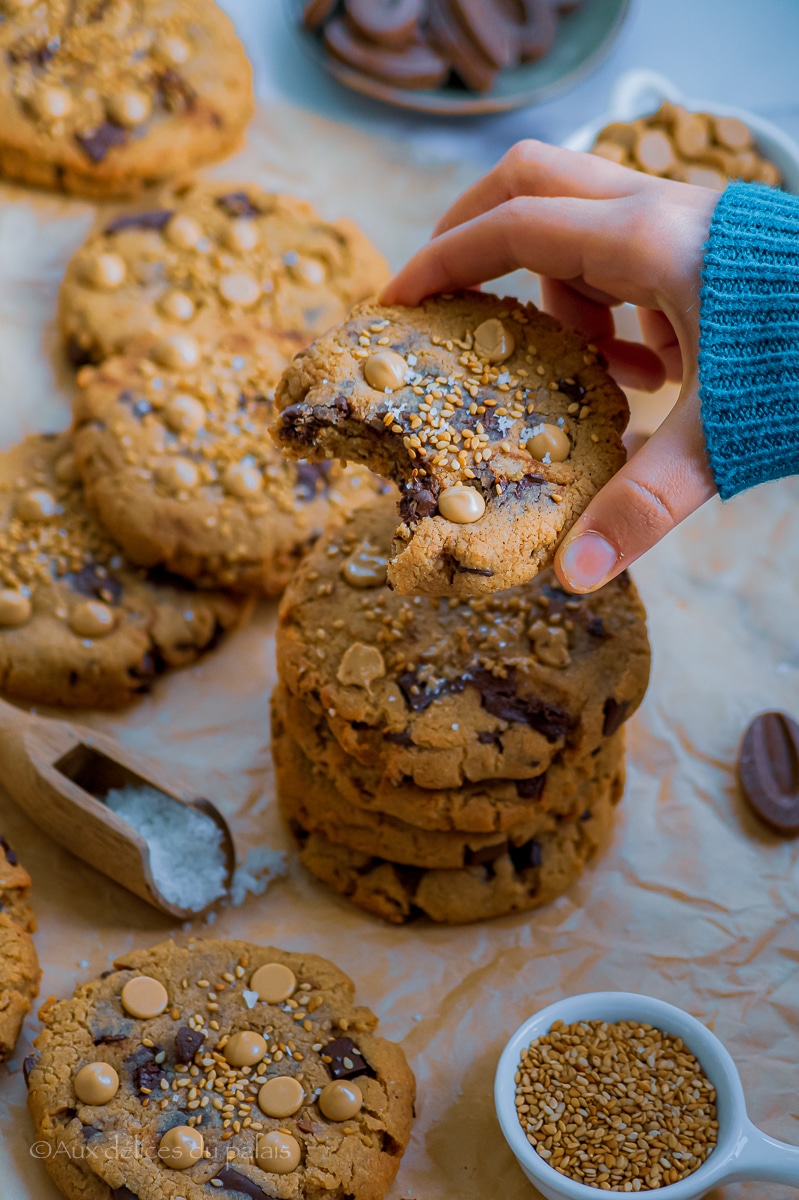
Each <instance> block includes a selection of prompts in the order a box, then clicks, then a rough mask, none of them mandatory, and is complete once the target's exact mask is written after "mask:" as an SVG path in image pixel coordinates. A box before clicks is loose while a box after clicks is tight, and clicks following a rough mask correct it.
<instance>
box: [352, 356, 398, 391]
mask: <svg viewBox="0 0 799 1200" xmlns="http://www.w3.org/2000/svg"><path fill="white" fill-rule="evenodd" d="M407 373H408V364H407V362H406V361H405V359H404V358H403V357H402V355H401V354H398V353H397V351H396V350H376V351H375V353H374V354H370V355H369V357H368V358H367V360H366V362H365V363H364V364H363V377H364V379H365V380H366V382H367V383H368V384H369V387H372V388H374V389H375V391H378V392H396V391H397V389H398V388H401V387H402V386H403V385H404V383H405V376H406V375H407Z"/></svg>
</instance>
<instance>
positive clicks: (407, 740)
mask: <svg viewBox="0 0 799 1200" xmlns="http://www.w3.org/2000/svg"><path fill="white" fill-rule="evenodd" d="M411 707H412V706H411ZM383 738H384V741H386V742H391V744H392V745H393V746H410V745H411V744H412V742H413V738H412V737H411V731H410V729H401V730H400V731H399V733H386V734H384V735H383Z"/></svg>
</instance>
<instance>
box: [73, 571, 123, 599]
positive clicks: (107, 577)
mask: <svg viewBox="0 0 799 1200" xmlns="http://www.w3.org/2000/svg"><path fill="white" fill-rule="evenodd" d="M65 578H66V580H67V582H68V583H69V585H70V587H72V588H74V589H75V591H76V592H80V594H81V595H82V596H91V597H92V598H93V599H95V600H104V601H105V603H106V604H119V602H120V600H121V599H122V592H123V588H122V584H121V583H120V582H119V580H118V579H115V578H114V576H113V575H111V574H110V573H109V571H108V569H107V567H104V566H102V565H101V564H99V563H87V565H86V566H85V567H81V569H80V571H74V572H70V574H68V575H67V576H65Z"/></svg>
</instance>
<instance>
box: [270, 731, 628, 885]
mask: <svg viewBox="0 0 799 1200" xmlns="http://www.w3.org/2000/svg"><path fill="white" fill-rule="evenodd" d="M613 751H614V753H613V756H612V757H613V759H614V760H615V761H614V766H613V771H612V772H611V773H610V775H608V774H607V773H606V772H605V771H604V770H603V769H601V767H600V765H599V764H597V763H596V762H595V760H591V761H592V763H593V765H594V766H595V770H594V771H593V772H589V773H587V775H586V778H585V779H584V781H583V782H582V783H581V784H580V785H579V786H578V787H576V788H574V789H573V790H572V791H571V793H569V794H567V796H565V797H564V798H563V802H562V804H561V805H558V809H557V810H555V809H547V808H546V807H544V806H543V805H539V804H536V803H535V802H533V803H530V804H528V808H527V812H526V813H525V814H524V817H523V818H522V820H521V821H519V822H518V823H515V824H513V825H511V826H509V827H508V828H507V830H505V831H504V832H502V833H489V834H480V833H463V832H461V831H446V832H444V831H439V830H435V831H434V830H430V829H422V828H420V827H419V826H416V825H412V824H410V823H409V822H407V821H403V820H402V819H400V818H397V817H392V816H388V815H386V814H385V813H381V812H370V811H369V810H367V809H363V808H360V807H358V806H357V805H354V804H351V803H350V802H349V800H348V799H347V798H346V796H345V794H344V792H343V790H342V789H341V788H340V787H339V785H338V779H332V778H331V777H330V776H329V775H326V774H325V773H324V771H322V770H320V769H319V768H318V767H316V766H315V764H313V763H312V762H311V761H310V759H308V758H306V756H305V755H304V754H303V753H302V750H301V749H300V747H299V745H298V744H297V742H295V741H294V740H293V739H292V738H290V737H289V736H288V735H287V734H285V732H282V733H281V731H280V730H279V729H278V730H273V736H272V753H273V757H274V762H275V779H276V783H277V792H278V800H279V802H280V808H281V811H282V813H283V815H284V817H285V818H286V820H287V821H288V823H289V825H290V826H291V827H292V828H299V829H301V830H303V831H306V832H308V833H321V834H322V835H323V836H324V837H325V839H326V840H327V841H329V842H333V843H334V844H337V845H342V846H346V847H347V848H348V849H350V850H358V851H360V853H362V854H367V855H369V856H370V857H375V858H385V859H389V860H390V861H391V862H395V863H401V864H404V865H407V866H412V867H424V868H439V867H441V868H458V867H469V866H474V865H477V864H485V863H490V862H493V861H494V860H495V859H497V858H501V857H502V855H504V854H508V853H510V854H511V855H512V854H514V853H515V852H517V851H518V849H519V847H520V846H525V845H527V843H528V842H530V841H531V840H532V839H534V838H539V839H540V838H541V836H542V835H543V834H548V833H553V832H555V831H556V830H557V829H559V828H560V827H561V826H562V825H564V824H568V823H569V822H572V821H576V820H578V818H580V817H581V816H582V815H583V814H585V813H587V812H589V811H590V808H591V804H592V803H593V800H594V798H595V796H596V795H597V794H600V793H601V792H602V791H603V790H604V791H606V790H607V788H608V786H609V784H610V782H611V779H613V778H615V777H616V776H618V774H619V772H620V771H621V770H622V769H623V764H624V734H623V733H622V732H619V733H617V734H616V740H615V742H614V746H613ZM331 784H332V785H333V786H332V787H331ZM420 790H421V789H420ZM486 790H488V789H486ZM429 795H430V796H431V797H435V792H430V793H429ZM586 819H587V818H586Z"/></svg>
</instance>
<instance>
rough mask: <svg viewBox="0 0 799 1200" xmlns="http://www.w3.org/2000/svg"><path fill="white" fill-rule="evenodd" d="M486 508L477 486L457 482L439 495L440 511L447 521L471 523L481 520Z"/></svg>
mask: <svg viewBox="0 0 799 1200" xmlns="http://www.w3.org/2000/svg"><path fill="white" fill-rule="evenodd" d="M485 510H486V502H485V500H484V499H483V497H482V496H481V494H480V492H478V491H477V489H476V488H473V487H468V486H467V485H466V484H464V483H456V484H455V485H454V486H453V487H450V488H445V489H444V491H443V492H441V494H440V496H439V497H438V511H439V512H440V513H441V515H442V517H444V518H445V520H447V521H453V522H454V523H455V524H456V525H471V524H472V522H473V521H479V520H480V518H481V517H482V515H483V513H484V512H485Z"/></svg>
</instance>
